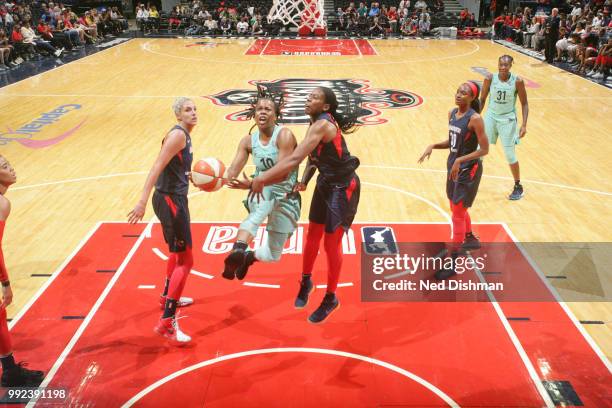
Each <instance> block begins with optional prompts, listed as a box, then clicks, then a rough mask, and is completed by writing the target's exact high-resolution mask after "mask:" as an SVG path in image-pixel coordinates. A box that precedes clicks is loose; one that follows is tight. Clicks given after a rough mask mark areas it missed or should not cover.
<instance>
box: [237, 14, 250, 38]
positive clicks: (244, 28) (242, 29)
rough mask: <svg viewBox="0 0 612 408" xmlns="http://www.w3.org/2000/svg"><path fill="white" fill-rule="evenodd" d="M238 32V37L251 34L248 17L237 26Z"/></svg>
mask: <svg viewBox="0 0 612 408" xmlns="http://www.w3.org/2000/svg"><path fill="white" fill-rule="evenodd" d="M236 32H237V33H238V35H245V34H247V33H248V32H249V22H248V18H247V17H242V20H240V21H239V22H238V24H236Z"/></svg>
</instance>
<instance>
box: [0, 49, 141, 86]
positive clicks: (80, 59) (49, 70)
mask: <svg viewBox="0 0 612 408" xmlns="http://www.w3.org/2000/svg"><path fill="white" fill-rule="evenodd" d="M131 40H132V39H131V38H130V39H129V40H127V41H124V42H122V43H121V44H117V45H114V46H112V47H108V48H105V49H103V50H101V51H98V52H94V53H93V54H89V55H86V56H84V57H82V58H79V59H77V60H74V61H70V62H66V63H64V64H62V65H58V66H57V67H54V68H51V69H48V70H46V71H45V72H41V73H39V74H36V75H32V76H30V77H27V78H24V79H22V80H20V81H17V82H13V83H12V84H8V85H6V86H4V87H1V88H0V91H2V90H5V89H6V88H8V87H11V86H13V85H17V84H19V83H21V82H23V81H27V80H29V79H32V78H36V77H37V76H40V75H44V74H47V73H49V72H51V71H55V70H56V69H59V68H62V67H67V66H73V65H78V64H75V63H78V62H79V61H81V62H82V61H83V60H85V59H87V58H89V57H93V56H94V55H98V54H101V53H103V52H106V51H108V50H114V49H116V48H117V47H121V46H122V45H123V44H128V43H129V42H130V41H131Z"/></svg>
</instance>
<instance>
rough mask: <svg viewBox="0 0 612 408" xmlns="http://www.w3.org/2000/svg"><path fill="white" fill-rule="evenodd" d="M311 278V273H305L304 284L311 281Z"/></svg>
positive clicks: (303, 276) (303, 275)
mask: <svg viewBox="0 0 612 408" xmlns="http://www.w3.org/2000/svg"><path fill="white" fill-rule="evenodd" d="M311 277H312V275H311V274H309V273H303V274H302V282H306V281H309V280H310V278H311Z"/></svg>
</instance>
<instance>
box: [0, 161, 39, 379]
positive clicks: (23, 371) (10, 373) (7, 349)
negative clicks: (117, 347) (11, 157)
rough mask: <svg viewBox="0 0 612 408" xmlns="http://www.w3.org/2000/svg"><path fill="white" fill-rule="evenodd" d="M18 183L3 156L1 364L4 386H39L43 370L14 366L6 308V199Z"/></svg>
mask: <svg viewBox="0 0 612 408" xmlns="http://www.w3.org/2000/svg"><path fill="white" fill-rule="evenodd" d="M16 181H17V177H16V176H15V170H13V168H12V167H11V165H10V163H9V162H8V161H7V160H6V159H5V158H4V157H2V156H0V284H1V285H2V303H1V304H0V361H1V362H2V379H1V384H2V386H3V387H38V386H39V385H40V383H41V382H42V380H43V378H44V376H45V374H44V373H43V372H42V371H36V370H28V369H27V368H25V367H24V365H25V364H24V363H19V364H16V363H15V358H14V357H13V347H12V345H11V335H10V334H9V329H8V324H7V321H6V308H7V307H8V305H10V304H11V302H12V301H13V291H12V290H11V282H10V281H9V276H8V272H7V270H6V266H5V264H4V255H3V253H2V236H3V235H4V225H5V224H6V219H7V218H8V216H9V214H10V212H11V203H10V202H9V200H8V199H7V198H6V197H5V196H4V194H5V193H6V191H7V190H8V188H9V186H11V185H12V184H14V183H15V182H16Z"/></svg>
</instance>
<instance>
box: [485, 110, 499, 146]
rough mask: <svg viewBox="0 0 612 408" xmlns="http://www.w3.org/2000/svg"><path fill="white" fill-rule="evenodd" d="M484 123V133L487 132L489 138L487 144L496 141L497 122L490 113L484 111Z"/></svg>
mask: <svg viewBox="0 0 612 408" xmlns="http://www.w3.org/2000/svg"><path fill="white" fill-rule="evenodd" d="M484 125H485V133H486V134H487V138H488V139H489V144H496V143H497V137H498V132H497V123H496V121H495V118H494V116H493V114H492V113H489V112H488V111H487V113H485V115H484Z"/></svg>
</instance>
